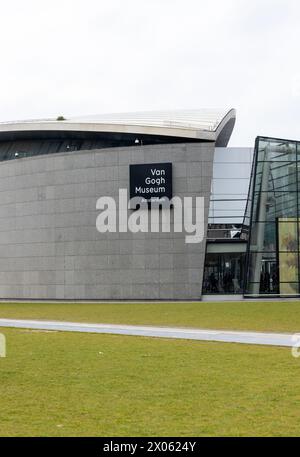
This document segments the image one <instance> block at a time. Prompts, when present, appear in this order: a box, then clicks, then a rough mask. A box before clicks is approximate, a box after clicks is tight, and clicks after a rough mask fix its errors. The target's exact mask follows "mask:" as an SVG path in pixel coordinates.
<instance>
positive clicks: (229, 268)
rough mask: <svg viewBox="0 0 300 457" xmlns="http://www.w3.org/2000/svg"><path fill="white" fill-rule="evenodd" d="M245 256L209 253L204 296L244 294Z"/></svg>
mask: <svg viewBox="0 0 300 457" xmlns="http://www.w3.org/2000/svg"><path fill="white" fill-rule="evenodd" d="M244 264H245V254H241V253H219V254H211V253H207V254H206V258H205V268H204V277H203V288H202V292H203V294H241V293H242V292H243V277H244Z"/></svg>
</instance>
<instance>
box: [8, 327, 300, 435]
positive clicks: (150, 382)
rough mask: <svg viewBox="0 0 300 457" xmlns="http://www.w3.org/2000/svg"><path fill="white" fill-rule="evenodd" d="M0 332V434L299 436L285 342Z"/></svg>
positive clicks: (293, 371)
mask: <svg viewBox="0 0 300 457" xmlns="http://www.w3.org/2000/svg"><path fill="white" fill-rule="evenodd" d="M0 330H1V329H0ZM1 331H2V332H3V333H4V334H5V335H6V337H7V350H8V354H7V358H6V359H0V376H1V382H0V396H1V408H0V435H1V436H87V435H88V436H94V435H95V436H119V435H121V436H128V435H129V436H130V435H133V436H141V435H143V436H177V435H178V436H202V435H205V436H207V435H210V436H214V435H217V436H219V435H222V436H223V435H225V436H231V435H241V436H249V435H258V436H261V435H263V436H274V435H276V436H277V435H278V436H279V435H285V436H286V435H298V436H299V434H300V416H299V410H300V388H299V382H298V380H299V377H300V361H299V359H294V358H293V357H292V356H291V352H290V350H289V349H284V348H267V347H258V346H246V345H237V344H224V345H223V344H219V343H203V342H197V341H181V340H164V339H150V338H141V337H139V338H137V337H125V336H115V335H95V334H77V333H63V332H37V331H28V330H12V329H2V330H1Z"/></svg>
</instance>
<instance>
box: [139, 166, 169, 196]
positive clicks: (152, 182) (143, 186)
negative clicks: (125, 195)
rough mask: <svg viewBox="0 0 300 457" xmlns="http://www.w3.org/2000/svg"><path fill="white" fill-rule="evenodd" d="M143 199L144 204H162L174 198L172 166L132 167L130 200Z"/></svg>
mask: <svg viewBox="0 0 300 457" xmlns="http://www.w3.org/2000/svg"><path fill="white" fill-rule="evenodd" d="M134 197H141V198H142V203H156V202H159V203H162V202H164V201H166V198H168V199H171V198H172V164H171V163H147V164H141V165H140V164H139V165H130V198H134Z"/></svg>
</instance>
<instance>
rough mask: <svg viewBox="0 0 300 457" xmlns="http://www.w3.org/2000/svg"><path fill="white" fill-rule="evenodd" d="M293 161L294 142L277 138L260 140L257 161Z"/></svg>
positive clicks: (294, 154)
mask: <svg viewBox="0 0 300 457" xmlns="http://www.w3.org/2000/svg"><path fill="white" fill-rule="evenodd" d="M281 160H283V161H295V160H296V143H293V142H286V141H279V140H272V139H270V140H268V141H266V140H261V141H260V143H259V150H258V161H272V162H273V161H281Z"/></svg>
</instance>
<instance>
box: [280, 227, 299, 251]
mask: <svg viewBox="0 0 300 457" xmlns="http://www.w3.org/2000/svg"><path fill="white" fill-rule="evenodd" d="M298 248H299V246H298V227H297V219H295V222H292V221H291V220H290V219H287V220H283V219H279V221H278V251H298Z"/></svg>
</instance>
